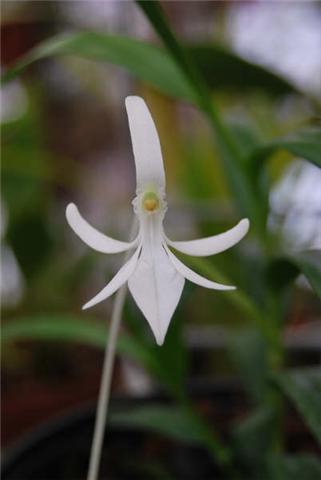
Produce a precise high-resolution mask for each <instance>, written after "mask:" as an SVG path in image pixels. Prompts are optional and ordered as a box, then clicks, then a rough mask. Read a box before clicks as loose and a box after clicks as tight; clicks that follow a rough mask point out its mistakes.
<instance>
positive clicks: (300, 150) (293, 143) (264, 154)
mask: <svg viewBox="0 0 321 480" xmlns="http://www.w3.org/2000/svg"><path fill="white" fill-rule="evenodd" d="M278 150H287V151H288V152H289V153H291V154H292V155H295V156H298V157H302V158H304V159H305V160H308V161H310V162H312V163H314V165H316V166H317V167H321V130H313V131H309V132H303V133H301V134H297V135H296V136H293V137H288V138H280V139H276V140H274V141H272V142H271V143H269V144H267V145H265V146H263V147H260V148H258V149H257V150H255V151H254V152H253V153H252V154H251V156H250V159H249V162H250V163H252V165H254V166H256V167H257V168H261V167H262V166H263V165H264V162H265V161H266V160H267V159H268V158H269V157H270V156H271V155H273V154H274V153H275V152H276V151H278Z"/></svg>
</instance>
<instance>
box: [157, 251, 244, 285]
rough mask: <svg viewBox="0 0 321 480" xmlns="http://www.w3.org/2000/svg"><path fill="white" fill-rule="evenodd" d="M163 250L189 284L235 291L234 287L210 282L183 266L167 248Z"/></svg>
mask: <svg viewBox="0 0 321 480" xmlns="http://www.w3.org/2000/svg"><path fill="white" fill-rule="evenodd" d="M165 249H166V252H167V253H168V256H169V258H170V260H171V262H172V263H173V265H174V267H175V268H176V270H177V271H178V272H179V273H180V274H181V275H183V277H184V278H186V279H187V280H189V281H190V282H193V283H196V284H197V285H200V286H201V287H205V288H211V289H212V290H235V288H236V287H233V286H230V285H222V284H221V283H216V282H212V281H211V280H208V279H207V278H204V277H202V276H201V275H199V274H198V273H196V272H194V271H193V270H191V269H190V268H188V267H187V266H186V265H184V263H182V262H181V261H180V260H178V258H177V257H175V255H173V253H172V252H171V251H170V249H169V248H168V247H167V246H165Z"/></svg>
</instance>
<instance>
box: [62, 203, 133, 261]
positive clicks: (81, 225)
mask: <svg viewBox="0 0 321 480" xmlns="http://www.w3.org/2000/svg"><path fill="white" fill-rule="evenodd" d="M66 218H67V221H68V223H69V225H70V227H71V228H72V229H73V231H74V232H75V233H76V235H78V237H79V238H81V240H82V241H83V242H85V243H86V244H87V245H89V247H91V248H93V249H94V250H97V252H102V253H119V252H124V251H126V250H129V249H130V248H133V247H135V246H136V245H137V243H138V238H136V239H135V240H134V241H133V242H121V241H119V240H115V239H113V238H111V237H107V235H104V234H103V233H101V232H99V231H98V230H96V229H95V228H94V227H92V226H91V225H89V223H88V222H87V221H86V220H85V219H84V218H83V217H82V216H81V215H80V213H79V210H78V208H77V207H76V205H75V204H74V203H69V205H68V206H67V208H66Z"/></svg>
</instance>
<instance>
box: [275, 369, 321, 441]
mask: <svg viewBox="0 0 321 480" xmlns="http://www.w3.org/2000/svg"><path fill="white" fill-rule="evenodd" d="M274 378H275V381H276V383H277V384H278V385H279V387H280V388H281V390H282V391H283V392H284V393H285V395H286V396H287V397H289V398H290V399H291V400H292V402H293V403H294V405H295V406H296V407H297V409H298V410H299V412H300V413H301V415H302V416H303V418H304V420H305V421H306V423H307V425H308V426H309V428H310V430H311V432H312V433H314V435H315V437H316V439H317V440H318V442H319V443H320V445H321V408H320V405H321V369H320V368H316V369H312V368H311V369H304V370H303V369H302V370H295V371H292V372H287V373H282V374H278V375H275V377H274Z"/></svg>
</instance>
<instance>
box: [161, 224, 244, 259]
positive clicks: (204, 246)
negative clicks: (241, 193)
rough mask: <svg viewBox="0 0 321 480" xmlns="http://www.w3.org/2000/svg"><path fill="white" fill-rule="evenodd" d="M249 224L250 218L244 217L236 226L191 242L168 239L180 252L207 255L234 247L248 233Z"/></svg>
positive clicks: (197, 255)
mask: <svg viewBox="0 0 321 480" xmlns="http://www.w3.org/2000/svg"><path fill="white" fill-rule="evenodd" d="M249 225H250V223H249V221H248V219H247V218H243V220H241V221H240V222H239V223H238V224H237V225H236V226H235V227H233V228H231V229H230V230H228V231H227V232H224V233H220V234H219V235H213V236H212V237H207V238H200V239H197V240H190V241H189V242H173V241H172V240H169V239H167V243H168V245H170V246H171V247H173V248H175V249H176V250H178V251H179V252H182V253H186V254H187V255H193V256H195V257H206V256H208V255H214V254H216V253H220V252H223V251H224V250H227V249H228V248H230V247H233V245H235V244H236V243H238V242H239V241H240V240H242V238H243V237H244V236H245V235H246V234H247V232H248V229H249Z"/></svg>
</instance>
